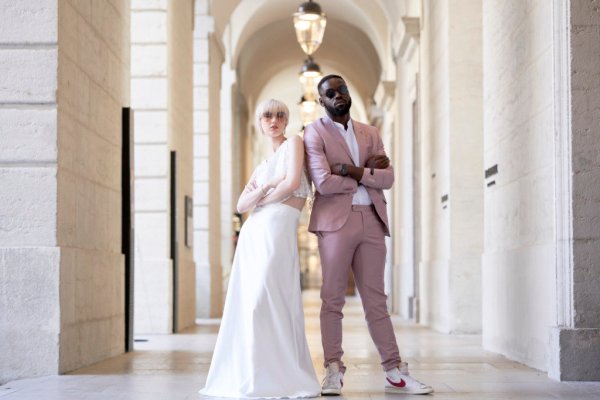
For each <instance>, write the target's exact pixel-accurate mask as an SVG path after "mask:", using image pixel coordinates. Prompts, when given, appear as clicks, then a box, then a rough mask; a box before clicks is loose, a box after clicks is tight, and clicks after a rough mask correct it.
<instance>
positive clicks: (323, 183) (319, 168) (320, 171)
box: [304, 126, 358, 195]
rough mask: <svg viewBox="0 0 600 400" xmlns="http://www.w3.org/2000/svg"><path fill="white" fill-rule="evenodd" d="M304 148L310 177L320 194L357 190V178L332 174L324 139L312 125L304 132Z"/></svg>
mask: <svg viewBox="0 0 600 400" xmlns="http://www.w3.org/2000/svg"><path fill="white" fill-rule="evenodd" d="M304 148H305V150H306V163H307V166H308V172H309V174H310V178H311V179H312V181H313V183H314V184H315V188H316V189H317V191H318V192H319V193H320V194H322V195H327V194H341V193H355V192H356V188H357V186H358V183H357V182H356V180H354V179H352V178H350V177H344V176H339V175H335V174H332V172H331V168H330V166H329V162H328V161H327V156H325V151H324V149H323V140H322V139H321V137H320V136H319V135H318V134H317V133H316V132H315V131H314V130H313V129H311V127H310V126H309V127H307V128H306V130H305V132H304Z"/></svg>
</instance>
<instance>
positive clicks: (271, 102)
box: [256, 99, 290, 135]
mask: <svg viewBox="0 0 600 400" xmlns="http://www.w3.org/2000/svg"><path fill="white" fill-rule="evenodd" d="M266 112H270V113H272V114H277V113H278V112H283V113H284V114H285V126H286V127H287V124H288V122H289V120H290V110H289V109H288V107H287V106H286V105H285V103H284V102H282V101H279V100H275V99H268V100H265V101H263V102H262V103H260V104H259V105H258V106H256V127H257V129H258V131H259V132H260V133H262V134H263V135H264V134H265V132H264V131H263V129H262V124H261V123H260V120H261V118H262V116H263V114H264V113H266Z"/></svg>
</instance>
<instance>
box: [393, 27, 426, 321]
mask: <svg viewBox="0 0 600 400" xmlns="http://www.w3.org/2000/svg"><path fill="white" fill-rule="evenodd" d="M420 30H421V28H420V17H404V18H402V20H401V21H399V22H398V24H397V26H396V32H397V33H396V35H394V43H393V54H394V62H395V64H396V82H397V84H396V88H395V89H396V90H395V98H396V104H395V113H396V116H395V121H396V122H395V124H394V130H395V131H394V132H393V148H392V149H390V151H391V154H392V157H393V162H392V164H393V165H394V169H395V177H396V180H395V181H394V187H393V188H392V193H393V196H392V202H393V214H392V215H393V225H394V235H393V236H392V240H393V243H394V245H393V270H394V282H393V285H394V287H393V292H392V293H393V294H394V296H393V297H394V304H393V311H394V312H396V313H398V314H400V315H401V316H402V317H403V318H406V319H414V320H416V321H417V322H418V321H419V318H418V310H419V306H418V302H419V300H418V289H419V288H418V269H419V268H418V265H419V263H420V261H421V255H420V253H421V252H420V244H421V235H420V227H421V223H420V209H421V207H420V206H421V204H420V200H419V199H420V195H419V193H420V192H421V181H420V176H421V175H420V171H421V166H420V157H419V156H418V153H417V152H420V151H421V146H420V139H419V135H420V131H419V121H418V110H419V104H418V100H419V88H418V86H419V83H418V80H419V75H418V74H419V34H420Z"/></svg>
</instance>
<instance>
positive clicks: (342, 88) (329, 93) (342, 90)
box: [325, 85, 349, 99]
mask: <svg viewBox="0 0 600 400" xmlns="http://www.w3.org/2000/svg"><path fill="white" fill-rule="evenodd" d="M335 92H336V90H335V89H327V90H326V91H325V96H327V98H328V99H333V98H334V97H335ZM337 92H338V93H339V94H341V95H345V94H348V93H349V92H348V86H346V85H342V86H340V87H339V88H337Z"/></svg>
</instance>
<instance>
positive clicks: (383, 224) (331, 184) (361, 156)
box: [304, 75, 433, 395]
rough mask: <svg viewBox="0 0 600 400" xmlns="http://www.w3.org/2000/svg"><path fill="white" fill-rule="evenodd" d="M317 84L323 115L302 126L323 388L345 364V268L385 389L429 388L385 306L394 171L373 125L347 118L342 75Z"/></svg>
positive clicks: (334, 384) (337, 383) (332, 384)
mask: <svg viewBox="0 0 600 400" xmlns="http://www.w3.org/2000/svg"><path fill="white" fill-rule="evenodd" d="M317 88H318V92H319V103H320V104H321V106H322V107H324V108H325V112H326V114H327V116H326V117H324V118H321V119H319V120H317V121H315V122H313V123H312V124H310V125H308V126H307V127H306V128H305V131H304V146H305V149H306V160H307V166H308V171H309V173H310V176H311V178H312V181H313V182H314V184H315V187H316V189H317V192H316V194H315V200H314V204H313V208H312V213H311V218H310V224H309V228H308V229H309V231H310V232H313V233H315V234H316V235H317V237H318V241H319V253H320V256H321V268H322V272H323V286H322V287H321V300H322V306H321V339H322V342H323V351H324V355H325V368H326V376H325V379H324V381H323V387H322V390H321V393H322V394H323V395H340V394H341V390H342V385H343V377H344V372H345V370H346V367H345V366H344V363H343V362H342V355H343V354H344V352H343V350H342V317H343V314H342V308H343V307H344V303H345V292H346V287H347V285H348V277H349V272H350V269H352V272H353V273H354V278H355V282H356V286H357V288H358V292H359V293H360V296H361V299H362V303H363V308H364V310H365V316H366V319H367V325H368V327H369V332H370V334H371V338H372V339H373V342H375V346H376V347H377V350H378V352H379V355H380V357H381V365H382V366H383V369H384V371H385V374H386V376H385V381H384V389H385V391H386V392H392V393H413V394H425V393H430V392H432V391H433V390H432V389H431V388H430V387H429V386H426V385H424V384H422V383H421V382H419V381H417V380H416V379H414V378H412V377H410V376H409V375H408V368H407V365H406V363H402V362H401V359H400V354H399V352H398V346H397V344H396V337H395V336H394V330H393V327H392V323H391V321H390V316H389V314H388V312H387V304H386V300H387V296H386V294H385V292H384V279H383V276H384V265H385V255H386V247H385V236H389V235H390V230H389V226H388V219H387V210H386V200H385V197H384V196H383V192H382V189H389V188H391V187H392V184H393V182H394V170H393V169H392V166H391V165H390V162H389V159H388V157H387V156H386V155H385V151H384V149H383V143H382V141H381V138H380V137H379V133H378V131H377V129H376V128H374V127H372V126H369V125H365V124H362V123H360V122H358V121H355V120H352V119H351V118H350V107H351V105H352V99H351V97H350V92H349V91H348V86H347V85H346V82H345V81H344V79H343V78H342V77H341V76H338V75H327V76H325V77H324V78H323V79H321V81H320V82H319V84H318V86H317Z"/></svg>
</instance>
